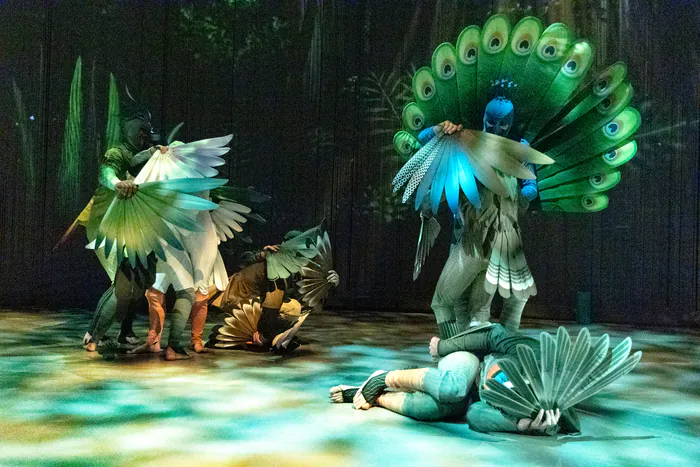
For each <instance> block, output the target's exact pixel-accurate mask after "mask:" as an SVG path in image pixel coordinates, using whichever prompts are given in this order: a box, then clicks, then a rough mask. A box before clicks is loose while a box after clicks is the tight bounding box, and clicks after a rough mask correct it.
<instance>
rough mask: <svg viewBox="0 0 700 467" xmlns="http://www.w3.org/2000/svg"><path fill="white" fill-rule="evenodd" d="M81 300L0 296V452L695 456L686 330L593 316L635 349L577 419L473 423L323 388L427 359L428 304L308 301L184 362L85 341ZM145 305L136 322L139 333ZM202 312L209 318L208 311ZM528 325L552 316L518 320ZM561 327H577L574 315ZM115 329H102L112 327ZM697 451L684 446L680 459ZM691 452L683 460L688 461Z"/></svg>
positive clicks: (694, 342)
mask: <svg viewBox="0 0 700 467" xmlns="http://www.w3.org/2000/svg"><path fill="white" fill-rule="evenodd" d="M89 318H90V315H89V313H87V312H78V311H75V312H68V311H66V312H60V313H54V312H39V311H37V312H13V311H10V310H0V375H1V376H0V465H8V464H10V465H11V464H21V463H27V464H37V463H46V464H52V465H55V464H57V463H64V464H66V465H68V464H70V465H81V464H82V465H112V464H122V465H134V464H152V465H195V464H202V465H204V464H210V465H217V464H228V465H304V466H306V465H334V466H338V465H384V466H387V465H467V464H472V465H507V466H514V465H534V464H540V465H692V464H693V463H694V462H698V459H700V446H698V444H700V443H698V435H700V428H699V427H700V394H699V393H700V350H699V349H700V347H699V345H698V344H700V336H698V335H697V334H696V335H687V334H685V335H684V334H678V333H674V332H670V331H664V332H652V331H646V330H630V329H629V328H627V329H622V328H620V327H602V326H597V325H596V326H591V331H592V333H593V335H598V334H600V333H602V332H603V331H610V332H611V338H612V339H611V340H612V344H615V343H617V342H619V340H620V339H621V338H622V337H623V336H624V335H627V334H629V335H631V336H632V339H633V341H634V348H635V349H641V350H643V351H644V356H643V357H642V362H641V364H640V365H639V367H638V368H637V369H636V370H635V371H634V372H633V373H632V374H630V375H628V376H626V377H624V378H623V379H622V380H620V381H618V382H617V383H615V384H613V385H612V386H611V387H609V389H608V390H607V391H605V392H603V393H601V394H599V395H597V396H595V397H594V398H592V399H589V400H588V401H586V402H585V403H584V404H582V406H581V407H580V409H581V413H582V416H581V419H582V425H583V431H584V434H583V435H582V436H579V437H560V438H559V439H555V438H539V437H527V436H518V435H502V434H496V435H484V434H479V433H475V432H471V431H470V430H469V427H468V426H467V425H466V424H465V423H420V422H416V421H414V420H411V419H408V418H404V417H401V416H399V415H396V414H393V413H390V412H388V411H386V410H384V409H379V408H373V409H371V410H370V411H368V412H356V411H354V410H353V409H352V407H351V405H348V404H330V403H329V402H328V399H327V394H328V388H329V387H330V386H332V385H334V384H337V383H359V382H361V381H362V380H363V379H364V378H365V377H366V376H367V375H369V374H370V373H371V372H372V371H374V370H376V369H380V368H385V369H391V368H402V367H407V366H416V365H419V366H425V365H431V364H432V361H431V359H430V357H429V356H428V354H427V343H428V340H429V338H430V336H431V334H432V333H433V332H434V329H435V326H434V322H433V318H432V316H429V315H407V314H390V315H384V314H373V315H368V314H365V315H360V314H347V313H345V314H336V315H332V314H329V313H323V314H318V315H315V316H311V317H310V319H309V320H307V322H306V323H305V325H304V327H303V328H302V331H301V333H300V334H301V335H302V337H303V338H305V339H307V340H309V341H310V345H308V346H305V347H302V348H300V349H298V350H297V351H296V352H294V353H293V354H292V355H290V356H287V357H284V358H280V357H276V356H273V355H269V354H254V353H247V352H241V351H217V352H216V353H215V354H209V355H200V356H195V357H194V358H193V359H192V360H189V361H185V362H175V363H165V362H162V361H161V360H160V359H159V358H158V357H156V356H152V357H149V356H147V357H143V356H138V357H127V356H126V355H114V354H112V355H98V354H88V353H87V352H84V351H83V350H82V349H81V348H80V347H79V345H78V344H79V341H80V338H81V337H82V334H83V333H84V330H85V328H86V326H87V325H88V322H89ZM144 321H145V320H144V318H140V319H139V320H138V325H139V326H138V327H137V333H138V334H139V335H141V336H144V335H145V328H144V326H145V322H144ZM215 321H216V317H211V318H210V322H209V323H208V327H211V326H213V325H214V324H215ZM524 327H525V328H526V331H527V332H528V333H532V334H533V335H534V334H535V333H536V332H538V331H539V330H541V329H545V330H548V331H552V330H556V327H555V324H554V323H549V322H536V323H533V322H526V323H525V325H524ZM569 329H570V331H575V330H577V329H578V327H576V326H574V325H572V326H570V327H569ZM112 334H114V331H112ZM693 459H695V461H693ZM696 465H697V464H696Z"/></svg>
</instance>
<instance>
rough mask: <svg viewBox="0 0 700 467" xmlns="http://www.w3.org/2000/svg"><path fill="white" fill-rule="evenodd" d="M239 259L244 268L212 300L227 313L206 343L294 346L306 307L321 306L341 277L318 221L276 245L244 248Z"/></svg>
mask: <svg viewBox="0 0 700 467" xmlns="http://www.w3.org/2000/svg"><path fill="white" fill-rule="evenodd" d="M241 262H242V264H241V265H242V266H243V269H241V270H240V271H239V272H238V273H236V274H234V275H233V276H231V277H230V278H229V284H228V287H227V288H226V290H225V291H224V292H223V293H222V294H221V295H220V296H218V297H215V298H214V299H213V301H212V303H211V304H212V305H213V306H216V307H218V308H220V309H221V310H222V311H224V312H226V313H229V314H230V315H231V316H228V317H226V318H225V323H226V324H225V325H224V326H220V327H218V328H215V329H214V332H213V334H212V337H211V341H210V345H213V346H216V347H220V348H228V347H240V346H259V347H268V348H270V349H271V350H277V351H289V350H293V349H294V348H296V347H298V345H299V342H298V340H296V339H295V338H294V334H295V333H296V331H297V330H298V328H299V326H301V324H302V323H303V321H304V319H305V318H306V316H307V315H308V312H309V311H311V310H313V309H315V308H317V307H320V306H321V304H322V302H323V299H324V298H325V297H326V295H327V294H328V292H329V291H330V289H331V288H333V287H336V286H337V285H338V283H339V282H340V278H339V276H338V273H337V272H335V271H334V270H333V269H332V254H331V245H330V239H329V237H328V232H327V231H326V229H325V227H324V226H323V223H322V224H321V225H319V226H317V227H314V228H312V229H310V230H307V231H306V232H300V231H297V230H293V231H290V232H288V233H287V235H285V238H284V241H283V243H282V244H281V245H274V246H266V247H265V248H264V249H263V250H262V251H260V252H247V253H245V254H244V255H243V256H242V261H241Z"/></svg>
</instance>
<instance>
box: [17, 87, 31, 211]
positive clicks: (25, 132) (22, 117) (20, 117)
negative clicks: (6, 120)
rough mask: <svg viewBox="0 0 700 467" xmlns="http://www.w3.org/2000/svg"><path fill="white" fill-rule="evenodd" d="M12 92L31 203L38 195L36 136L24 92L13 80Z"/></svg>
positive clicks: (23, 166) (27, 192)
mask: <svg viewBox="0 0 700 467" xmlns="http://www.w3.org/2000/svg"><path fill="white" fill-rule="evenodd" d="M12 92H13V94H14V97H15V105H16V106H17V129H18V130H19V136H20V140H21V142H22V169H23V172H24V183H25V186H24V189H25V193H26V194H27V197H28V198H29V199H28V201H29V202H30V203H31V202H32V201H33V200H34V197H35V195H36V188H37V174H36V154H35V152H34V151H35V147H36V146H35V141H34V134H33V132H32V130H31V129H30V128H29V123H27V122H29V121H30V119H29V116H28V115H27V109H26V107H25V105H24V101H23V100H22V91H20V89H19V87H18V86H17V83H16V82H15V80H14V79H13V80H12Z"/></svg>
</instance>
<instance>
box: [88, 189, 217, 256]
mask: <svg viewBox="0 0 700 467" xmlns="http://www.w3.org/2000/svg"><path fill="white" fill-rule="evenodd" d="M227 181H228V180H225V179H209V178H206V179H194V178H189V179H178V180H162V181H157V182H146V183H143V184H141V185H139V189H138V191H137V192H136V194H134V196H132V197H131V198H127V199H125V198H120V197H114V199H113V200H112V201H111V204H110V205H109V207H108V208H107V212H106V213H105V215H104V217H103V218H102V222H101V223H100V225H99V227H98V230H97V235H96V238H95V248H96V249H97V251H98V252H103V254H104V257H105V258H109V256H110V253H111V252H112V250H116V254H117V262H118V263H119V264H121V262H122V261H123V259H124V258H128V260H129V263H130V264H131V266H132V267H136V262H137V261H139V262H140V263H141V264H142V265H144V266H145V267H148V260H147V257H148V255H149V254H151V253H155V254H156V255H157V256H158V257H159V258H160V259H162V260H163V261H165V260H166V258H165V250H164V244H163V242H165V243H167V244H169V245H171V246H173V247H174V248H177V249H180V250H181V249H182V248H183V247H182V244H181V243H180V242H179V241H178V239H177V237H176V235H175V234H174V233H173V231H172V230H171V229H172V228H173V227H177V228H181V229H185V230H189V231H197V230H199V229H200V228H201V227H199V226H198V224H197V223H196V222H195V219H194V217H195V214H196V211H202V210H211V209H215V208H216V207H217V205H216V204H214V203H213V202H211V201H209V200H206V199H203V198H201V197H199V196H195V195H193V194H192V193H197V192H201V191H206V190H211V189H213V188H216V187H218V186H221V185H223V184H225V183H226V182H227ZM103 246H104V249H102V247H103Z"/></svg>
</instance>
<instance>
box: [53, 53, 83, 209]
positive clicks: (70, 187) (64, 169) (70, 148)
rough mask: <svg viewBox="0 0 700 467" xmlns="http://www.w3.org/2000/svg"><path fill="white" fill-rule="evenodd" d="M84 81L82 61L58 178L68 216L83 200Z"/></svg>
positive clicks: (60, 197)
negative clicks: (81, 164)
mask: <svg viewBox="0 0 700 467" xmlns="http://www.w3.org/2000/svg"><path fill="white" fill-rule="evenodd" d="M82 77H83V62H82V59H81V58H80V57H78V60H77V61H76V62H75V70H74V71H73V80H72V81H71V86H70V98H69V102H68V116H67V117H66V124H65V129H64V132H63V149H62V151H61V163H60V165H59V175H58V193H57V194H58V201H59V205H60V209H61V211H62V212H63V213H65V214H66V215H72V214H73V212H74V211H75V210H76V209H77V208H78V202H79V197H80V153H81V147H80V145H81V140H82V133H83V93H82Z"/></svg>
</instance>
